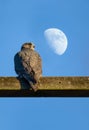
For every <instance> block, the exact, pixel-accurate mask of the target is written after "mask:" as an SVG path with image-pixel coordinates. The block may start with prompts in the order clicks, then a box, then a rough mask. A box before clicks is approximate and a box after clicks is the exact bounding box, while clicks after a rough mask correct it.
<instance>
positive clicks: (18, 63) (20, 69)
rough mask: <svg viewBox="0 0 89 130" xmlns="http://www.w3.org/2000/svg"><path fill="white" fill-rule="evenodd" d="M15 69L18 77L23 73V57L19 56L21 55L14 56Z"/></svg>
mask: <svg viewBox="0 0 89 130" xmlns="http://www.w3.org/2000/svg"><path fill="white" fill-rule="evenodd" d="M14 67H15V71H16V73H17V74H18V75H20V74H21V72H23V66H22V63H21V57H20V56H19V53H17V54H16V55H15V56H14Z"/></svg>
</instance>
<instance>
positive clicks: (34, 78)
mask: <svg viewBox="0 0 89 130" xmlns="http://www.w3.org/2000/svg"><path fill="white" fill-rule="evenodd" d="M34 48H35V45H34V44H33V43H31V42H30V43H24V44H23V45H22V47H21V51H20V52H18V53H17V54H16V55H15V57H14V65H15V71H16V73H17V74H18V76H19V77H20V78H24V79H26V80H27V81H28V83H29V85H30V86H31V87H32V89H33V90H34V91H37V85H36V84H37V83H38V81H39V79H40V77H41V76H42V60H41V57H40V55H39V54H38V53H37V52H36V51H35V50H34Z"/></svg>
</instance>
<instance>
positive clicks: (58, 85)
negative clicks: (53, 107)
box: [0, 77, 89, 97]
mask: <svg viewBox="0 0 89 130" xmlns="http://www.w3.org/2000/svg"><path fill="white" fill-rule="evenodd" d="M37 86H38V91H37V92H34V91H33V90H32V89H31V88H30V87H29V84H28V83H27V82H26V80H24V79H19V78H17V77H0V97H89V77H42V78H41V79H40V81H39V83H38V84H37Z"/></svg>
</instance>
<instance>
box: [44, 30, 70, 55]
mask: <svg viewBox="0 0 89 130" xmlns="http://www.w3.org/2000/svg"><path fill="white" fill-rule="evenodd" d="M44 36H45V38H46V40H47V42H48V44H49V46H50V47H51V48H52V50H53V51H54V52H55V53H56V54H58V55H62V54H64V52H65V51H66V49H67V46H68V40H67V37H66V35H65V34H64V32H63V31H61V30H60V29H58V28H49V29H46V30H45V31H44Z"/></svg>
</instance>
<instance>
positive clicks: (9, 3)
mask: <svg viewBox="0 0 89 130" xmlns="http://www.w3.org/2000/svg"><path fill="white" fill-rule="evenodd" d="M48 28H59V29H61V30H62V31H63V32H64V33H65V34H66V36H67V39H68V48H67V50H66V52H65V53H64V54H63V55H61V56H58V55H56V54H55V53H53V51H52V50H51V49H50V47H49V46H48V44H47V43H46V40H45V37H44V31H45V29H48ZM27 41H33V42H34V43H35V45H36V50H37V51H38V52H39V53H40V55H41V57H42V60H43V75H44V76H89V0H0V45H1V47H0V63H1V67H0V76H16V74H15V71H14V62H13V58H14V55H15V54H16V53H17V51H19V50H20V47H21V45H22V44H23V43H24V42H27ZM30 129H31V130H89V98H84V99H83V98H12V99H11V98H10V99H9V98H1V99H0V130H30Z"/></svg>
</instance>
